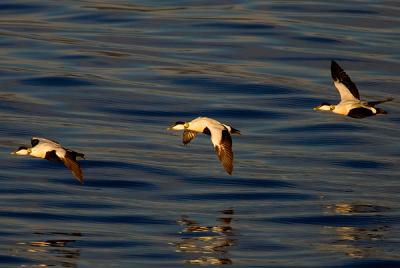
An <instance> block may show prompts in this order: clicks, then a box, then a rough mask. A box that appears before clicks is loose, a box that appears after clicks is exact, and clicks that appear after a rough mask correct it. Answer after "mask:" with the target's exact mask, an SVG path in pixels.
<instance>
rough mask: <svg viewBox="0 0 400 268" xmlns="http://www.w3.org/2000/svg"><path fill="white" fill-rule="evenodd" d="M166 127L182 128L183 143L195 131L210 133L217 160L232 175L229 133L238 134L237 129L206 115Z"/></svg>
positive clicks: (193, 136) (190, 137)
mask: <svg viewBox="0 0 400 268" xmlns="http://www.w3.org/2000/svg"><path fill="white" fill-rule="evenodd" d="M168 129H170V130H183V140H182V141H183V144H185V145H186V144H188V143H189V142H190V141H191V140H192V139H194V138H195V137H196V135H197V133H204V134H207V135H210V136H211V142H212V144H213V145H214V149H215V152H216V153H217V156H218V158H219V161H220V162H221V164H222V166H223V167H224V169H225V170H226V172H228V174H229V175H232V171H233V152H232V138H231V134H238V135H240V131H239V130H237V129H235V128H233V127H231V126H228V125H225V124H222V123H220V122H218V121H217V120H214V119H211V118H208V117H198V118H196V119H193V120H192V121H190V122H182V121H178V122H175V123H174V124H172V125H171V126H170V127H169V128H168Z"/></svg>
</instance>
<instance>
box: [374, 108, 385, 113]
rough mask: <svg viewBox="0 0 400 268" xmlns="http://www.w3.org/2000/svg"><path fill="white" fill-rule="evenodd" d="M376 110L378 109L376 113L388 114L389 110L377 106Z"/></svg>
mask: <svg viewBox="0 0 400 268" xmlns="http://www.w3.org/2000/svg"><path fill="white" fill-rule="evenodd" d="M375 110H376V114H387V112H386V111H385V110H383V109H381V108H376V107H375Z"/></svg>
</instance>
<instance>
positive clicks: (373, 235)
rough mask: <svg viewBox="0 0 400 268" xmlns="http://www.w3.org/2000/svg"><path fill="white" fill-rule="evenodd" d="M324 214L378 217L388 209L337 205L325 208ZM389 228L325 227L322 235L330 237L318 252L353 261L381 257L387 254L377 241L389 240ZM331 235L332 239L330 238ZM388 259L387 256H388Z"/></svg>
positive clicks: (371, 206) (383, 226) (347, 204)
mask: <svg viewBox="0 0 400 268" xmlns="http://www.w3.org/2000/svg"><path fill="white" fill-rule="evenodd" d="M325 209H326V213H328V214H332V213H333V214H337V215H347V216H349V217H351V216H352V215H360V214H361V215H362V216H367V215H371V216H372V217H373V216H379V214H378V213H379V212H384V211H388V210H390V208H388V207H384V206H376V205H364V204H351V203H338V204H333V205H328V206H326V207H325ZM391 231H392V230H391V228H390V226H387V225H376V224H374V225H371V226H363V227H358V226H337V227H336V226H334V227H332V226H326V227H325V228H324V229H323V233H325V234H327V235H328V237H330V239H329V241H328V242H327V243H324V244H321V245H319V246H318V248H319V249H320V250H324V251H335V252H341V253H344V254H345V255H346V256H349V257H351V258H354V259H362V258H369V257H372V258H373V257H383V256H388V255H389V254H388V253H387V252H385V251H384V250H383V248H380V247H379V241H383V240H386V239H390V234H391ZM332 235H333V237H334V238H333V239H332V238H331V237H332ZM388 257H389V256H388Z"/></svg>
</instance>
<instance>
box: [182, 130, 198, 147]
mask: <svg viewBox="0 0 400 268" xmlns="http://www.w3.org/2000/svg"><path fill="white" fill-rule="evenodd" d="M196 135H197V132H196V131H192V130H188V129H185V130H184V131H183V136H182V142H183V144H185V145H186V144H188V143H189V142H190V141H191V140H193V139H194V138H195V137H196Z"/></svg>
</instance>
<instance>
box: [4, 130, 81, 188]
mask: <svg viewBox="0 0 400 268" xmlns="http://www.w3.org/2000/svg"><path fill="white" fill-rule="evenodd" d="M11 154H16V155H31V156H33V157H38V158H42V159H47V160H50V161H57V162H63V163H64V165H65V166H66V167H67V168H69V169H70V170H71V171H72V174H73V175H74V176H75V178H76V179H77V180H79V182H80V183H81V184H83V174H82V170H81V168H80V166H79V164H78V162H77V161H76V158H77V157H80V158H84V154H82V153H77V152H74V151H72V150H70V149H67V148H63V147H62V146H61V145H60V143H58V142H56V141H52V140H49V139H45V138H38V137H33V138H32V139H31V147H28V146H20V147H19V148H18V149H17V150H15V151H13V152H12V153H11Z"/></svg>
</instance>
